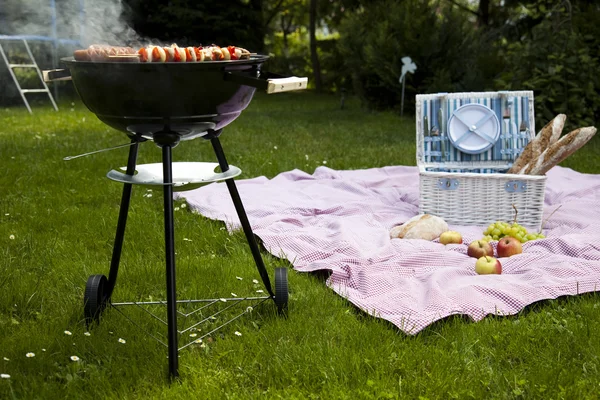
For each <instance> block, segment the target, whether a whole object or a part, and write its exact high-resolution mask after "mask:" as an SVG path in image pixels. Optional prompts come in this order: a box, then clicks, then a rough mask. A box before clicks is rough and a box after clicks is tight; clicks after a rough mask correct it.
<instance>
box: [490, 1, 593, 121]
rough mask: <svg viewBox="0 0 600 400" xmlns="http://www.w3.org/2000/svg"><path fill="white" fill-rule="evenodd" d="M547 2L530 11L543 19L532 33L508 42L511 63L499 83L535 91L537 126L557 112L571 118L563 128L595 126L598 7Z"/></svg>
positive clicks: (507, 53) (508, 61) (508, 56)
mask: <svg viewBox="0 0 600 400" xmlns="http://www.w3.org/2000/svg"><path fill="white" fill-rule="evenodd" d="M543 3H544V2H543V1H541V2H539V3H538V8H537V9H532V10H531V11H530V13H532V17H540V18H541V22H540V23H539V24H538V25H536V26H535V27H534V28H533V29H532V31H531V35H530V37H528V38H527V39H526V40H523V41H515V42H512V43H509V44H507V45H506V47H505V49H504V51H503V53H504V58H505V62H506V64H507V65H510V66H511V68H510V69H507V70H506V71H505V72H504V73H502V74H501V75H500V76H499V77H498V79H496V85H497V86H501V87H506V88H515V89H517V88H521V89H523V88H524V89H531V90H534V91H535V104H536V122H537V125H538V126H543V125H544V124H546V123H547V122H548V121H549V120H551V119H552V118H554V116H555V115H556V114H559V113H564V114H566V115H567V117H568V118H567V124H566V126H565V131H567V130H571V129H574V128H576V127H579V126H586V125H594V124H595V123H596V121H598V119H600V59H599V55H600V27H599V26H598V21H599V18H598V17H599V16H600V11H598V9H597V8H594V7H593V6H585V5H584V6H582V7H581V8H580V7H578V6H577V5H576V6H575V7H574V8H573V9H569V8H568V7H565V6H557V7H555V8H554V9H551V10H549V11H546V9H545V7H543ZM540 9H541V10H540ZM540 14H541V15H540Z"/></svg>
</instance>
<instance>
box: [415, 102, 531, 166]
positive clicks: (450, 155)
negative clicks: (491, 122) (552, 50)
mask: <svg viewBox="0 0 600 400" xmlns="http://www.w3.org/2000/svg"><path fill="white" fill-rule="evenodd" d="M500 93H502V92H498V95H497V96H486V97H482V96H478V95H477V94H475V93H473V97H468V96H467V97H452V96H448V95H440V96H434V97H433V98H430V99H426V100H421V102H422V115H421V116H420V118H423V117H424V116H427V119H428V121H429V126H430V127H434V126H436V127H439V126H440V124H439V121H438V110H439V109H440V108H442V110H443V114H444V116H446V117H445V119H446V121H444V126H447V125H448V120H449V117H450V116H451V115H452V113H453V112H454V111H455V110H456V109H458V108H459V107H461V106H463V105H465V104H471V103H477V104H482V105H484V106H486V107H488V108H490V109H491V110H493V111H494V113H495V114H496V116H497V117H498V121H500V131H501V134H500V137H499V139H498V141H497V142H496V144H494V146H492V147H491V148H490V149H489V150H486V151H484V152H482V153H480V154H466V153H463V152H461V151H460V150H458V149H456V148H455V147H454V146H452V142H451V141H450V140H449V139H448V136H447V133H446V132H441V134H440V136H438V137H435V136H434V137H431V136H427V135H423V143H422V144H423V146H424V149H423V161H425V163H427V164H431V163H435V164H437V165H436V166H431V165H428V166H427V167H426V168H425V170H426V171H431V172H467V173H503V172H506V171H507V170H508V169H509V168H510V167H511V166H512V162H513V161H514V160H515V159H516V158H517V157H518V156H519V154H521V152H522V151H523V149H524V148H525V146H527V144H528V143H529V140H530V138H531V131H530V129H531V127H532V126H533V125H532V124H533V115H532V114H533V113H532V112H531V111H530V104H529V102H530V99H532V96H533V95H532V94H531V96H529V95H514V93H521V94H522V93H529V92H512V94H511V92H506V95H502V96H501V95H500ZM467 95H468V94H467ZM509 113H510V114H509ZM530 114H531V115H530ZM504 115H506V116H507V117H508V115H510V118H504ZM522 121H524V122H525V126H526V130H524V131H522V132H520V131H519V127H520V126H521V122H522ZM441 141H445V147H446V157H445V159H444V160H442V157H441V155H442V153H441V151H440V150H441V143H440V142H441ZM463 161H467V162H477V161H482V162H486V163H485V164H488V163H489V162H490V161H491V162H492V163H491V164H494V163H493V161H503V162H502V163H499V164H498V165H486V166H485V168H482V166H481V165H479V166H478V167H473V166H471V167H461V168H457V166H456V165H453V167H451V168H449V166H444V164H445V163H446V162H448V163H452V164H456V162H463Z"/></svg>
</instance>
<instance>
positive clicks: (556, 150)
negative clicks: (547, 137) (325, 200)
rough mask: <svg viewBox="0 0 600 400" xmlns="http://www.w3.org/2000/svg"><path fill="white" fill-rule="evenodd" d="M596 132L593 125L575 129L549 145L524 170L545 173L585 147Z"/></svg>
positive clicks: (532, 172)
mask: <svg viewBox="0 0 600 400" xmlns="http://www.w3.org/2000/svg"><path fill="white" fill-rule="evenodd" d="M595 134H596V128H595V127H593V126H588V127H585V128H578V129H575V130H574V131H572V132H570V133H569V134H567V135H565V136H563V137H562V138H560V140H559V141H558V142H556V143H554V144H553V145H551V146H550V147H548V148H547V149H546V150H545V151H544V152H543V153H542V154H541V155H540V156H539V157H538V158H537V160H535V161H532V162H531V163H530V164H529V165H528V166H527V167H526V168H524V171H523V172H524V173H525V174H530V175H544V174H545V173H546V172H548V171H549V170H550V169H551V168H552V167H554V166H555V165H557V164H559V163H560V162H562V161H563V160H564V159H565V158H567V157H568V156H570V155H571V154H573V153H574V152H576V151H577V150H579V149H580V148H581V147H583V145H585V144H586V143H587V142H588V141H589V140H590V139H591V138H592V137H593V136H594V135H595Z"/></svg>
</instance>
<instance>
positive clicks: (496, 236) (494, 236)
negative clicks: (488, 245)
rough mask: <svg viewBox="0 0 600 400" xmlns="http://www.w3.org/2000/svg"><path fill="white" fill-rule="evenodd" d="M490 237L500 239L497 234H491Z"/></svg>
mask: <svg viewBox="0 0 600 400" xmlns="http://www.w3.org/2000/svg"><path fill="white" fill-rule="evenodd" d="M492 239H494V240H498V239H500V237H499V236H498V235H492Z"/></svg>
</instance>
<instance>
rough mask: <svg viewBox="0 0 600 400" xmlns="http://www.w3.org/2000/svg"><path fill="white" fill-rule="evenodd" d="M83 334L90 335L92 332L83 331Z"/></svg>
mask: <svg viewBox="0 0 600 400" xmlns="http://www.w3.org/2000/svg"><path fill="white" fill-rule="evenodd" d="M83 334H84V335H85V336H92V334H91V333H89V332H83Z"/></svg>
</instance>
